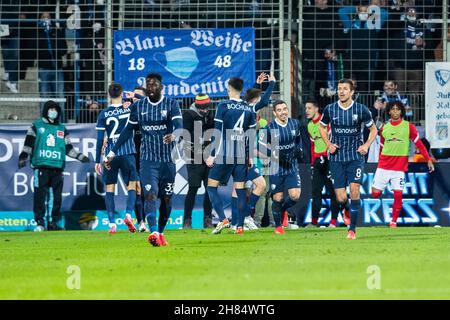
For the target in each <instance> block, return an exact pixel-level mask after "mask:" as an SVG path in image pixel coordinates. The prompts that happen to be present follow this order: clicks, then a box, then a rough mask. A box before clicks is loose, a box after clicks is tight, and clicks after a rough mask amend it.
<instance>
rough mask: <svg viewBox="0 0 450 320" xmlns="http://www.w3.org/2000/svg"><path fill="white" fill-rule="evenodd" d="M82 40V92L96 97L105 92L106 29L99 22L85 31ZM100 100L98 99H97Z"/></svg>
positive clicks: (95, 22)
mask: <svg viewBox="0 0 450 320" xmlns="http://www.w3.org/2000/svg"><path fill="white" fill-rule="evenodd" d="M84 32H85V37H84V38H83V39H81V50H80V53H81V81H82V83H81V90H82V91H83V92H84V93H86V94H87V95H93V96H94V97H97V96H100V95H103V92H104V91H105V68H106V50H105V29H104V27H103V26H102V24H101V23H100V22H98V21H94V22H93V23H92V25H91V27H90V28H86V29H85V30H84ZM97 98H98V97H97Z"/></svg>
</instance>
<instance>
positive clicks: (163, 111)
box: [161, 110, 167, 118]
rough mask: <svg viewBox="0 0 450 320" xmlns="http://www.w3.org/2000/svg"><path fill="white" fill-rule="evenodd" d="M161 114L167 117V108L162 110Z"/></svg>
mask: <svg viewBox="0 0 450 320" xmlns="http://www.w3.org/2000/svg"><path fill="white" fill-rule="evenodd" d="M161 116H162V117H163V118H167V110H161Z"/></svg>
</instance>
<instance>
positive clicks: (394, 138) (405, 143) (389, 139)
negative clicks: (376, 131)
mask: <svg viewBox="0 0 450 320" xmlns="http://www.w3.org/2000/svg"><path fill="white" fill-rule="evenodd" d="M382 136H383V138H384V146H383V150H382V151H381V154H383V155H385V156H408V155H409V122H408V121H405V120H402V122H400V123H399V124H398V125H396V126H393V125H392V124H391V122H388V123H387V124H386V125H385V126H384V128H383V133H382Z"/></svg>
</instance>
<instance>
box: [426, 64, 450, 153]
mask: <svg viewBox="0 0 450 320" xmlns="http://www.w3.org/2000/svg"><path fill="white" fill-rule="evenodd" d="M425 74H426V77H425V110H426V112H425V129H426V138H427V139H428V140H429V141H430V144H431V148H450V135H449V126H450V82H449V80H450V63H448V62H429V63H427V64H426V71H425Z"/></svg>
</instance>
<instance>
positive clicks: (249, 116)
mask: <svg viewBox="0 0 450 320" xmlns="http://www.w3.org/2000/svg"><path fill="white" fill-rule="evenodd" d="M255 115H256V114H255V112H254V111H253V107H252V106H250V105H249V104H247V103H246V102H245V101H243V100H241V99H239V100H237V99H230V100H224V101H222V102H220V103H219V105H218V106H217V110H216V115H215V117H214V122H215V128H217V129H219V130H220V131H221V132H222V135H221V139H220V141H218V142H215V151H216V153H217V156H218V157H223V160H224V163H225V161H226V162H227V163H229V161H230V160H231V159H233V163H234V161H235V160H236V159H241V160H242V159H245V158H246V156H247V149H248V143H249V141H248V139H247V136H246V134H245V132H246V131H247V130H248V129H255V128H256V117H255ZM255 137H256V133H255ZM217 151H218V152H217ZM226 159H228V160H226ZM241 160H240V161H239V162H236V163H241Z"/></svg>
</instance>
